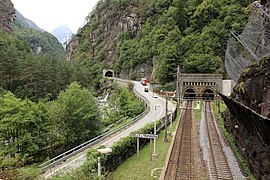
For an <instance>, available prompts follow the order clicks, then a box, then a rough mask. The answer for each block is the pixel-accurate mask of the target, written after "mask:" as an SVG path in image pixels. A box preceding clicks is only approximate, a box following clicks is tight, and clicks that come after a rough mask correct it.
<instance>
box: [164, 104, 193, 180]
mask: <svg viewBox="0 0 270 180" xmlns="http://www.w3.org/2000/svg"><path fill="white" fill-rule="evenodd" d="M191 130H192V101H188V102H187V107H186V109H185V112H184V114H183V116H182V118H181V122H180V125H179V126H178V128H177V132H176V134H175V140H174V144H173V148H172V151H171V154H170V157H169V162H168V166H167V169H166V172H165V178H164V179H166V180H171V179H192V171H191Z"/></svg>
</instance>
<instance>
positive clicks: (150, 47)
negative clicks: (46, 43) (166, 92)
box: [67, 0, 249, 83]
mask: <svg viewBox="0 0 270 180" xmlns="http://www.w3.org/2000/svg"><path fill="white" fill-rule="evenodd" d="M248 4H249V1H247V0H244V1H241V2H239V1H236V0H229V1H225V0H221V1H213V0H200V1H194V0H185V1H184V0H169V1H164V0H122V1H118V0H112V1H109V0H104V1H99V2H98V4H97V6H96V8H95V9H94V11H93V12H91V13H90V14H89V15H88V17H87V18H86V19H87V24H86V25H85V26H84V27H83V28H81V29H80V30H79V32H78V34H77V35H76V36H74V37H73V39H72V40H71V41H70V43H69V44H68V46H67V53H68V61H80V62H81V61H91V62H94V63H96V64H98V65H99V66H100V67H101V69H102V68H110V69H113V70H114V71H115V75H116V76H118V77H121V78H128V79H140V78H141V77H146V78H148V79H150V80H154V81H159V82H162V83H166V82H171V81H175V78H176V69H177V65H180V67H181V70H182V72H197V73H223V74H224V76H226V73H225V71H224V63H223V58H224V54H225V47H226V44H227V39H228V37H229V30H232V29H233V30H235V31H239V30H241V28H242V25H243V24H244V23H245V21H246V14H245V13H246V11H245V10H246V9H245V7H246V6H248Z"/></svg>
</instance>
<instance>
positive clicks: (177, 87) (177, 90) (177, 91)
mask: <svg viewBox="0 0 270 180" xmlns="http://www.w3.org/2000/svg"><path fill="white" fill-rule="evenodd" d="M179 76H180V67H179V65H178V66H177V78H176V94H175V96H176V97H178V98H177V107H178V106H179V97H180V95H179V94H180V93H179Z"/></svg>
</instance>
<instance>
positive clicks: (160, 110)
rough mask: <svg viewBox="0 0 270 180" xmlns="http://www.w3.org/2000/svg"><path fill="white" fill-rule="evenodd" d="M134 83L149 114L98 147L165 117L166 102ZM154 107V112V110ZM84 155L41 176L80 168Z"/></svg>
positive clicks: (74, 157) (172, 107)
mask: <svg viewBox="0 0 270 180" xmlns="http://www.w3.org/2000/svg"><path fill="white" fill-rule="evenodd" d="M132 82H133V83H134V88H135V89H136V91H137V92H138V93H140V94H141V95H143V96H144V97H146V98H147V99H148V101H149V104H150V111H149V113H148V114H147V115H146V116H145V117H144V118H143V119H141V120H140V121H138V122H137V123H136V124H134V125H133V126H131V127H130V128H128V129H126V130H124V131H123V132H121V133H119V134H117V135H115V136H114V137H112V138H110V139H107V140H105V141H104V142H102V143H101V144H99V145H104V146H106V147H110V146H112V144H113V143H114V142H117V141H118V140H120V139H121V138H123V137H126V136H128V135H129V134H130V133H131V132H133V131H136V130H138V129H140V128H142V127H144V126H145V125H146V124H148V123H151V122H154V120H155V119H160V118H162V117H165V107H166V100H165V98H162V97H157V98H154V97H152V96H153V93H152V92H151V91H149V92H144V88H145V87H146V86H143V85H141V83H140V82H138V81H132ZM155 107H156V110H155ZM174 109H175V105H174V104H173V103H171V102H170V101H168V111H169V112H171V111H173V110H174ZM86 153H87V150H85V151H83V152H81V153H79V154H77V155H75V156H73V157H71V158H70V159H68V160H66V161H65V162H63V163H61V164H59V165H57V166H55V167H53V168H51V169H49V170H47V171H46V172H45V173H44V174H43V179H47V178H49V177H50V176H52V175H54V174H55V173H65V172H67V171H69V170H73V169H76V168H78V167H79V166H81V165H82V164H83V163H84V162H85V161H86Z"/></svg>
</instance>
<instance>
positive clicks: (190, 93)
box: [184, 88, 197, 99]
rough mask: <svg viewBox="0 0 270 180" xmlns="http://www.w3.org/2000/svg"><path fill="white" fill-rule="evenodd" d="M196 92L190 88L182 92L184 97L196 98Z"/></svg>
mask: <svg viewBox="0 0 270 180" xmlns="http://www.w3.org/2000/svg"><path fill="white" fill-rule="evenodd" d="M196 96H197V95H196V92H195V90H194V89H192V88H188V89H186V90H185V92H184V99H195V98H196Z"/></svg>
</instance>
